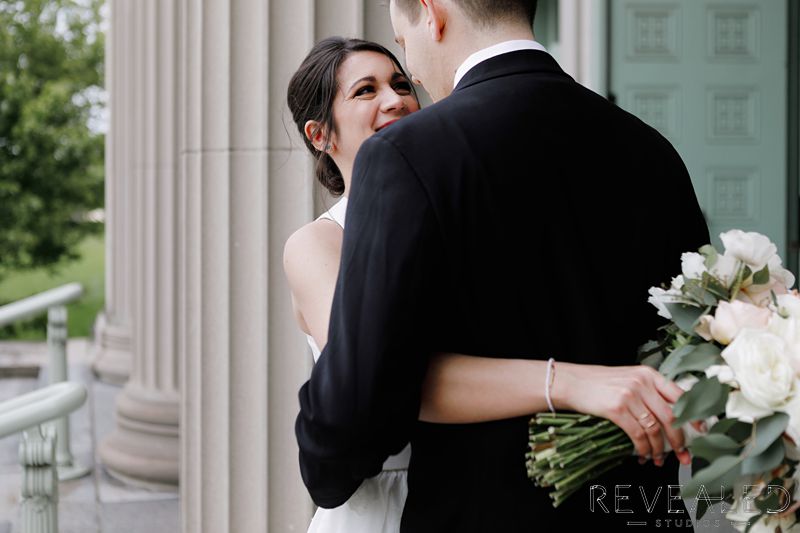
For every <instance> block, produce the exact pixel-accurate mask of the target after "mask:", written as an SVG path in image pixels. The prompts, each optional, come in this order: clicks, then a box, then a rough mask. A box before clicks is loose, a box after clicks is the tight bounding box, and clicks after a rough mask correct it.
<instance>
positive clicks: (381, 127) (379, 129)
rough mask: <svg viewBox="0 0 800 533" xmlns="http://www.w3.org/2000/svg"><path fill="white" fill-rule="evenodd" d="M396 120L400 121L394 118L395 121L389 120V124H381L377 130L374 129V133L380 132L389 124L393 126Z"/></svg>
mask: <svg viewBox="0 0 800 533" xmlns="http://www.w3.org/2000/svg"><path fill="white" fill-rule="evenodd" d="M398 120H400V119H399V118H396V119H394V120H390V121H389V122H387V123H386V124H382V125H380V126H378V129H376V130H375V131H381V130H382V129H383V128H385V127H386V126H388V125H390V124H394V123H395V122H397V121H398Z"/></svg>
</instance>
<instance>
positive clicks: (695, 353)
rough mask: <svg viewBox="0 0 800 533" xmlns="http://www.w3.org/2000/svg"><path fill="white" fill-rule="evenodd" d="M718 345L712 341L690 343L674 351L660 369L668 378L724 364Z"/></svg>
mask: <svg viewBox="0 0 800 533" xmlns="http://www.w3.org/2000/svg"><path fill="white" fill-rule="evenodd" d="M724 363H725V360H724V359H722V356H721V355H720V349H719V347H718V346H716V345H714V344H711V343H710V342H704V343H701V344H690V345H687V346H684V347H682V348H679V349H678V350H675V351H673V352H672V353H671V354H670V355H669V357H667V359H666V360H665V361H664V362H663V363H662V365H661V368H660V369H659V370H660V372H661V373H662V374H664V375H665V376H666V377H667V378H668V379H675V377H676V376H678V375H680V374H683V373H685V372H691V371H702V370H705V369H706V368H708V367H709V366H711V365H721V364H724Z"/></svg>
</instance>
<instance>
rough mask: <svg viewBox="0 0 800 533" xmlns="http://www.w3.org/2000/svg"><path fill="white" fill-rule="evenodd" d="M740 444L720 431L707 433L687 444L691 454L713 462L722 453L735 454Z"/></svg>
mask: <svg viewBox="0 0 800 533" xmlns="http://www.w3.org/2000/svg"><path fill="white" fill-rule="evenodd" d="M741 449H742V445H741V444H739V443H738V442H736V441H735V440H733V439H732V438H730V437H729V436H727V435H724V434H721V433H709V434H708V435H703V436H702V437H698V438H696V439H695V440H693V441H692V443H691V444H690V445H689V450H691V452H692V455H695V456H697V457H701V458H703V459H706V460H707V461H709V462H714V461H715V460H716V459H717V458H719V457H722V456H723V455H736V454H738V453H739V451H740V450H741Z"/></svg>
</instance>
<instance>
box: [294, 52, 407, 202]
mask: <svg viewBox="0 0 800 533" xmlns="http://www.w3.org/2000/svg"><path fill="white" fill-rule="evenodd" d="M354 52H377V53H379V54H383V55H385V56H386V57H388V58H389V59H391V60H392V63H394V64H395V66H396V67H397V69H398V70H399V71H400V72H402V73H403V75H404V76H406V77H407V75H406V73H405V71H404V70H403V67H402V66H401V65H400V62H399V61H398V60H397V58H396V57H395V56H394V54H392V53H391V52H390V51H389V50H387V49H386V48H384V47H383V46H381V45H379V44H378V43H374V42H371V41H364V40H362V39H346V38H344V37H328V38H327V39H323V40H322V41H320V42H318V43H317V44H316V45H314V48H312V49H311V51H310V52H309V53H308V55H307V56H306V58H305V59H304V60H303V62H302V63H301V64H300V68H298V69H297V72H295V73H294V76H292V79H291V81H289V88H288V91H287V100H288V103H289V109H290V110H291V112H292V119H293V120H294V122H295V124H296V125H297V129H298V130H300V135H301V136H302V137H303V141H304V142H305V143H306V147H307V148H308V149H309V151H311V153H312V154H313V155H314V158H315V159H316V160H317V164H316V168H315V173H316V175H317V179H318V180H319V182H320V183H321V184H322V185H323V186H324V187H325V188H326V189H328V191H330V193H331V194H333V195H334V196H341V194H342V193H344V179H343V178H342V173H341V172H340V171H339V167H337V166H336V163H334V162H333V159H332V158H331V156H329V155H328V154H327V153H325V152H324V151H320V150H317V149H316V148H315V147H314V145H313V144H312V142H311V141H310V140H309V139H308V138H307V137H306V134H305V125H306V122H308V121H309V120H315V121H317V122H318V123H319V126H318V127H317V129H316V130H314V132H313V133H312V135H311V137H312V138H313V137H315V136H316V135H317V133H319V132H320V130H322V131H325V132H326V135H325V144H328V142H329V139H330V135H331V133H335V132H336V124H334V122H333V101H334V100H335V98H336V93H337V91H338V90H339V84H338V82H337V80H336V75H337V73H338V72H339V67H340V66H341V64H342V63H343V62H344V60H345V59H347V58H348V57H349V56H350V54H352V53H354ZM409 85H411V84H410V83H409ZM411 90H412V92H413V94H414V97H415V98H416V96H417V94H416V92H415V90H414V87H413V85H412V87H411Z"/></svg>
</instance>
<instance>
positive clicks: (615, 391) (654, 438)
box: [284, 221, 688, 462]
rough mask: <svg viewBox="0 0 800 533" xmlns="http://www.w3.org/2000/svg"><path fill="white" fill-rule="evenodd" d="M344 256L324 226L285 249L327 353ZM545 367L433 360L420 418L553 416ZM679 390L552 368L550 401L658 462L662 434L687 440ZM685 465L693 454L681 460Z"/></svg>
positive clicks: (637, 378) (296, 288)
mask: <svg viewBox="0 0 800 533" xmlns="http://www.w3.org/2000/svg"><path fill="white" fill-rule="evenodd" d="M340 256H341V230H340V229H339V228H338V227H337V226H335V225H334V224H333V223H328V222H327V221H317V222H312V223H311V224H308V225H306V226H304V227H303V228H301V229H300V230H298V231H297V232H296V233H295V234H294V235H292V237H291V238H290V239H289V240H288V241H287V243H286V247H285V249H284V270H285V271H286V276H287V279H288V280H289V286H290V289H291V292H292V300H293V303H294V305H295V309H296V311H297V313H298V315H299V316H298V320H299V321H300V322H301V327H302V326H303V325H305V326H306V327H305V328H304V330H305V331H306V332H307V333H310V334H311V336H313V337H314V340H315V341H316V342H317V345H318V346H319V347H320V349H322V348H323V347H324V346H325V344H326V342H327V338H328V322H329V321H330V309H331V302H332V301H333V292H334V289H335V286H336V277H337V275H338V269H339V257H340ZM546 371H547V363H546V362H545V361H535V360H522V359H496V358H485V357H473V356H467V355H460V354H437V355H435V356H433V357H432V358H431V361H430V365H429V367H428V371H427V374H426V378H425V382H424V384H423V388H422V404H421V408H420V419H421V420H424V421H427V422H436V423H451V424H452V423H475V422H486V421H490V420H501V419H504V418H512V417H517V416H524V415H528V414H532V413H536V412H540V411H546V410H547V409H548V406H547V402H546V400H545V377H546ZM681 393H682V391H681V390H680V389H679V388H678V387H677V386H676V385H675V384H674V383H671V382H668V381H666V380H665V379H664V378H663V377H662V376H661V375H660V374H658V372H656V371H655V370H653V369H651V368H648V367H644V366H641V365H638V366H627V367H606V366H599V365H576V364H569V363H563V362H556V364H555V379H554V380H553V386H552V389H551V400H552V401H553V405H554V407H555V408H556V409H558V410H565V411H575V412H579V413H587V414H593V415H597V416H602V417H604V418H608V419H610V420H611V421H612V422H614V423H615V424H617V425H619V426H620V427H621V428H622V429H623V430H625V432H626V433H627V434H628V435H629V436H630V437H631V440H632V441H633V442H634V445H635V446H636V449H637V452H638V453H639V454H640V455H643V456H644V455H648V454H651V453H652V455H653V456H657V455H659V454H660V453H661V452H660V450H661V449H663V440H662V437H661V431H662V430H663V431H664V432H665V433H666V434H667V436H668V438H669V440H670V443H671V445H672V447H673V449H679V448H680V447H682V446H683V435H682V434H681V432H680V431H679V430H675V429H673V428H672V427H671V422H672V420H673V417H672V410H671V407H670V405H669V404H670V403H674V402H675V401H677V399H678V397H679V396H680V394H681ZM645 411H648V412H651V413H653V416H654V417H656V418H657V422H658V423H657V424H655V425H653V426H652V427H650V428H648V429H647V432H645V431H644V429H643V427H642V425H641V423H640V421H639V420H637V419H636V418H635V417H634V416H633V413H634V412H635V414H636V415H637V416H638V415H640V414H641V413H643V412H645ZM680 456H681V457H682V461H684V462H685V461H688V455H686V454H685V453H684V454H682V455H680Z"/></svg>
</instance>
